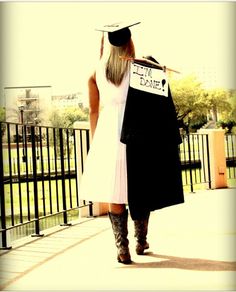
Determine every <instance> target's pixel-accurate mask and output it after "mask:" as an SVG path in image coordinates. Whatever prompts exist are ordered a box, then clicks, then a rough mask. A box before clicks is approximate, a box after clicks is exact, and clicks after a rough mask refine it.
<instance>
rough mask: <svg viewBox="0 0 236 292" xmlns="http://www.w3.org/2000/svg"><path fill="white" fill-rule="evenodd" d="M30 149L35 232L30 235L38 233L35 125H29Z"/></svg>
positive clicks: (38, 234) (37, 234)
mask: <svg viewBox="0 0 236 292" xmlns="http://www.w3.org/2000/svg"><path fill="white" fill-rule="evenodd" d="M30 129H31V149H32V166H33V190H34V218H35V234H33V235H32V236H36V237H37V236H42V235H40V225H39V199H38V179H37V153H36V143H35V127H34V126H31V127H30Z"/></svg>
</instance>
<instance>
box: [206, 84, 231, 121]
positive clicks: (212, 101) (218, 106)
mask: <svg viewBox="0 0 236 292" xmlns="http://www.w3.org/2000/svg"><path fill="white" fill-rule="evenodd" d="M203 98H204V102H205V107H206V108H207V109H208V110H211V111H212V115H213V117H212V118H213V121H215V122H217V121H218V114H219V113H226V112H230V111H231V109H232V107H231V104H230V92H229V91H228V90H225V89H223V88H213V89H209V90H207V91H205V93H204V95H203Z"/></svg>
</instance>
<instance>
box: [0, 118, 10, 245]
mask: <svg viewBox="0 0 236 292" xmlns="http://www.w3.org/2000/svg"><path fill="white" fill-rule="evenodd" d="M3 125H4V124H3V123H2V122H0V190H1V196H0V210H1V217H2V218H1V229H2V231H1V233H2V246H1V247H0V249H10V248H11V246H8V242H7V229H6V228H7V226H6V205H5V204H6V202H5V187H4V168H3V167H4V162H3V140H2V137H3Z"/></svg>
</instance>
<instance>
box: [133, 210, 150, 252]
mask: <svg viewBox="0 0 236 292" xmlns="http://www.w3.org/2000/svg"><path fill="white" fill-rule="evenodd" d="M149 215H150V212H149V213H148V215H147V216H146V218H145V219H142V220H134V231H135V233H134V236H135V237H136V238H137V244H136V253H137V254H138V255H142V254H143V252H144V250H145V249H148V248H149V244H148V242H147V232H148V220H149Z"/></svg>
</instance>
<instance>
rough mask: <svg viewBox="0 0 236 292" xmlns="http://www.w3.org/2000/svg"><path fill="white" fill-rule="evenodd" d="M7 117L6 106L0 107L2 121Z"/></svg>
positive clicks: (0, 120)
mask: <svg viewBox="0 0 236 292" xmlns="http://www.w3.org/2000/svg"><path fill="white" fill-rule="evenodd" d="M5 119H6V111H5V108H3V107H0V122H4V121H5Z"/></svg>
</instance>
